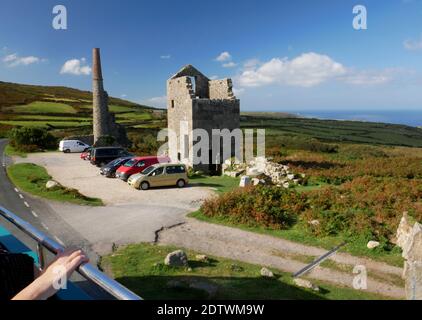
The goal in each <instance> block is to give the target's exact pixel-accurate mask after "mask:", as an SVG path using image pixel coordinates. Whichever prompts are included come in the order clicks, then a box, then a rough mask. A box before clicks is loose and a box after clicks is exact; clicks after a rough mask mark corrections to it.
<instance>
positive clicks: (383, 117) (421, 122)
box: [291, 104, 422, 127]
mask: <svg viewBox="0 0 422 320" xmlns="http://www.w3.org/2000/svg"><path fill="white" fill-rule="evenodd" d="M291 113H294V114H297V115H299V116H302V117H307V118H317V119H330V120H352V121H368V122H383V123H393V124H405V125H408V126H412V127H422V104H421V110H420V111H416V110H411V111H407V110H403V111H313V110H312V111H301V112H294V111H292V112H291Z"/></svg>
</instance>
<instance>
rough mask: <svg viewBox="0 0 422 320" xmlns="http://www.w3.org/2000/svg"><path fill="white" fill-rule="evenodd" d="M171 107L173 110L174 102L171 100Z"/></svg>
mask: <svg viewBox="0 0 422 320" xmlns="http://www.w3.org/2000/svg"><path fill="white" fill-rule="evenodd" d="M171 107H172V108H174V100H171Z"/></svg>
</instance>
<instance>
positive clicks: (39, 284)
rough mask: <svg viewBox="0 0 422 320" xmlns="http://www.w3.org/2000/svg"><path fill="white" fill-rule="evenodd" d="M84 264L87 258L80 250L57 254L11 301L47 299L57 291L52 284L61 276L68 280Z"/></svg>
mask: <svg viewBox="0 0 422 320" xmlns="http://www.w3.org/2000/svg"><path fill="white" fill-rule="evenodd" d="M86 262H88V258H87V257H86V255H85V254H84V253H83V252H82V251H81V250H76V251H75V250H66V251H65V252H63V253H61V254H59V255H58V256H57V258H56V259H55V260H54V261H53V262H52V263H51V264H50V266H49V267H48V268H47V269H46V270H45V271H44V272H43V273H42V274H41V275H40V276H39V277H38V278H37V279H35V281H34V282H32V283H31V284H30V285H29V286H27V287H26V288H25V289H23V290H22V291H21V292H19V293H18V294H17V295H16V296H15V297H14V298H13V299H12V300H46V299H48V298H49V297H51V296H53V295H54V294H55V293H56V292H57V291H58V289H56V288H55V286H54V284H57V283H58V282H59V280H60V279H61V278H62V277H63V274H64V275H65V277H66V278H65V279H69V278H70V276H71V275H72V273H73V272H74V271H75V270H76V268H78V267H79V266H80V265H81V264H82V263H86ZM56 287H57V286H56Z"/></svg>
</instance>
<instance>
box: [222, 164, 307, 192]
mask: <svg viewBox="0 0 422 320" xmlns="http://www.w3.org/2000/svg"><path fill="white" fill-rule="evenodd" d="M223 173H224V174H225V175H227V176H231V177H239V176H241V175H243V174H246V176H248V177H250V178H252V179H251V183H252V184H253V185H258V184H273V185H277V186H280V187H284V188H289V187H290V186H291V185H299V184H301V183H302V181H303V179H304V178H305V175H304V174H301V175H298V174H295V173H293V172H291V170H290V168H289V166H286V165H282V164H279V163H275V162H272V161H270V160H269V159H267V158H265V157H258V158H255V159H254V160H252V161H250V162H249V164H244V163H242V164H238V163H236V162H235V161H234V160H233V159H229V160H227V161H226V162H225V163H224V165H223Z"/></svg>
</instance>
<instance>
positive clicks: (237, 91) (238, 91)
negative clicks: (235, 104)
mask: <svg viewBox="0 0 422 320" xmlns="http://www.w3.org/2000/svg"><path fill="white" fill-rule="evenodd" d="M244 92H245V88H233V93H234V95H235V96H241V95H242V94H243V93H244Z"/></svg>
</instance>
